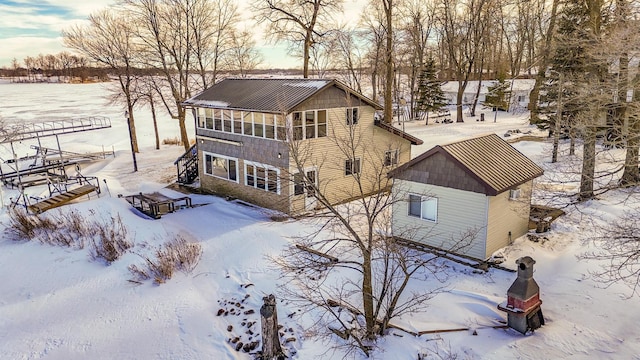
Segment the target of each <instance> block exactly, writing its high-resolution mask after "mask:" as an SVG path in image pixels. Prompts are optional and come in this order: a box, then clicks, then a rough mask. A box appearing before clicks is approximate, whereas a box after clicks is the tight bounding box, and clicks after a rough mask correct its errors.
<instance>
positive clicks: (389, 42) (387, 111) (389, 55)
mask: <svg viewBox="0 0 640 360" xmlns="http://www.w3.org/2000/svg"><path fill="white" fill-rule="evenodd" d="M383 2H384V5H385V9H384V11H385V16H386V27H387V28H386V31H387V34H386V46H387V47H386V49H385V51H386V53H385V54H386V55H385V67H386V74H385V89H384V121H385V122H386V123H387V124H391V123H392V121H393V109H392V108H391V107H392V101H391V100H392V98H391V96H392V95H391V94H392V90H393V79H394V76H393V17H392V16H393V0H384V1H383Z"/></svg>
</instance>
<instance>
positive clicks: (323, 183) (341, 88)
mask: <svg viewBox="0 0 640 360" xmlns="http://www.w3.org/2000/svg"><path fill="white" fill-rule="evenodd" d="M183 106H185V107H187V108H191V109H192V112H193V116H194V118H195V121H196V144H197V157H198V161H199V166H198V167H199V170H198V172H199V179H200V186H201V188H202V189H204V190H207V191H210V192H213V193H217V194H222V195H226V196H231V197H235V198H239V199H242V200H245V201H247V202H251V203H253V204H257V205H259V206H263V207H267V208H271V209H275V210H279V211H282V212H285V213H288V214H295V213H300V212H304V211H308V210H313V209H316V208H318V201H317V196H315V193H314V189H313V188H314V186H309V185H312V183H313V185H315V188H316V189H322V190H323V191H322V193H323V194H325V195H326V197H327V200H328V202H330V203H340V202H344V201H347V200H349V199H352V198H353V197H355V196H357V191H355V189H356V187H357V184H356V183H355V179H356V177H359V176H375V172H376V171H377V170H380V169H382V170H383V172H384V174H383V176H378V177H379V178H380V180H381V181H382V180H384V181H388V180H387V176H386V173H387V172H388V170H391V169H393V168H395V167H397V166H398V165H400V164H402V163H404V162H407V161H409V159H410V158H411V145H412V144H414V145H418V144H421V143H422V141H421V140H420V139H418V138H415V137H413V136H411V135H409V134H406V133H404V132H402V131H400V130H398V129H396V128H394V127H392V126H390V125H387V124H385V123H381V122H379V121H374V113H375V111H376V110H380V109H381V106H380V105H379V104H377V103H375V102H374V101H372V100H370V99H368V98H366V97H365V96H363V95H362V94H359V93H357V92H356V91H355V90H353V89H351V88H349V87H348V86H346V85H345V84H343V83H341V82H339V81H336V80H325V79H246V78H243V79H235V78H231V79H225V80H223V81H220V82H219V83H217V84H215V85H213V86H212V87H210V88H208V89H206V90H205V91H203V92H202V93H200V94H198V95H196V96H194V97H192V98H191V99H188V100H186V101H185V102H184V103H183ZM378 184H379V181H378ZM367 191H369V192H373V191H376V184H374V183H373V182H369V183H368V185H367V188H366V189H364V192H367Z"/></svg>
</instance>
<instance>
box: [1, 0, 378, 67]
mask: <svg viewBox="0 0 640 360" xmlns="http://www.w3.org/2000/svg"><path fill="white" fill-rule="evenodd" d="M114 2H115V1H114V0H0V17H1V18H2V21H0V67H10V66H11V63H12V59H13V58H16V59H17V60H18V61H19V62H20V63H22V62H23V59H24V58H25V57H27V56H37V55H38V54H40V53H42V54H56V53H59V52H61V51H64V50H69V49H66V48H65V47H64V45H63V44H62V38H61V35H60V34H61V31H62V30H63V29H66V28H69V27H70V26H72V25H73V24H77V23H82V22H83V21H85V20H86V19H87V16H88V15H89V14H90V13H92V12H94V11H96V10H100V9H102V8H104V7H106V6H108V5H110V4H113V3H114ZM365 2H366V0H346V1H345V4H344V8H345V14H344V15H343V18H344V19H345V20H348V19H353V15H352V14H354V13H357V12H359V11H360V9H361V8H362V6H363V4H364V3H365ZM248 3H249V0H238V5H239V6H240V8H241V9H243V10H242V11H247V10H246V8H247V4H248ZM256 45H257V47H258V50H259V51H260V52H261V53H262V55H263V58H264V64H263V67H279V68H289V67H299V66H298V63H299V60H296V59H294V58H292V57H290V56H289V55H287V51H286V48H285V46H284V45H282V44H268V43H267V42H266V41H264V39H262V38H261V36H260V34H257V44H256Z"/></svg>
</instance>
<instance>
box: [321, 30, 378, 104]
mask: <svg viewBox="0 0 640 360" xmlns="http://www.w3.org/2000/svg"><path fill="white" fill-rule="evenodd" d="M365 37H366V34H365V33H364V32H363V31H361V30H357V29H347V28H346V27H342V28H339V29H337V30H336V31H334V32H332V33H331V38H330V39H331V40H330V41H331V42H332V44H333V46H332V48H333V49H334V50H335V53H334V56H332V57H331V58H332V60H333V61H332V64H333V66H335V67H336V68H337V69H341V70H343V71H344V73H343V75H342V78H341V80H342V81H343V82H344V83H345V84H347V85H349V87H351V88H353V89H355V90H356V91H358V92H359V93H362V81H363V77H364V71H365V58H364V54H363V52H364V49H363V48H362V45H361V44H359V43H358V41H357V39H360V38H365ZM372 98H373V99H375V96H374V97H372Z"/></svg>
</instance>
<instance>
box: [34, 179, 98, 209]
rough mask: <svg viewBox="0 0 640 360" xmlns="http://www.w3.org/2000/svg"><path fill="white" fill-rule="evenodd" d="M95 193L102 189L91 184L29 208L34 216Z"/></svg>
mask: <svg viewBox="0 0 640 360" xmlns="http://www.w3.org/2000/svg"><path fill="white" fill-rule="evenodd" d="M94 191H96V192H99V191H100V189H99V188H97V187H95V186H93V185H90V184H86V185H82V186H80V187H78V188H75V189H72V190H69V191H67V192H64V193H62V194H58V195H55V196H52V197H50V198H48V199H45V200H42V201H40V202H37V203H35V204H33V205H29V206H28V207H27V208H28V209H29V211H30V212H32V213H33V214H41V213H43V212H45V211H47V210H50V209H53V208H57V207H59V206H62V205H64V204H66V203H68V202H70V201H72V200H74V199H77V198H79V197H82V196H84V195H88V194H90V193H92V192H94Z"/></svg>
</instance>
